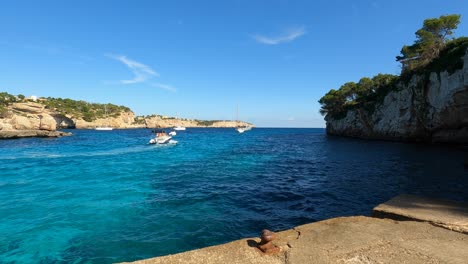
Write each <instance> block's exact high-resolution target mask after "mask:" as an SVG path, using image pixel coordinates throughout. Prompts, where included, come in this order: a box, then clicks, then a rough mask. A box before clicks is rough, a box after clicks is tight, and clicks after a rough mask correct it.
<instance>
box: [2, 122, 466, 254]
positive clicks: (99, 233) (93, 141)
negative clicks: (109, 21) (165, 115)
mask: <svg viewBox="0 0 468 264" xmlns="http://www.w3.org/2000/svg"><path fill="white" fill-rule="evenodd" d="M71 132H73V134H74V135H73V136H71V137H64V138H58V139H37V138H32V139H19V140H6V141H5V140H4V141H0V219H1V220H0V263H111V262H119V261H132V260H138V259H142V258H149V257H154V256H160V255H165V254H171V253H177V252H181V251H186V250H191V249H196V248H200V247H205V246H210V245H215V244H220V243H224V242H228V241H231V240H235V239H239V238H244V237H251V236H258V234H259V232H260V231H261V230H262V229H264V228H268V229H271V230H274V231H277V230H282V229H287V228H291V227H293V226H296V225H300V224H305V223H310V222H314V221H318V220H322V219H326V218H330V217H336V216H346V215H369V214H370V213H371V210H372V208H373V207H374V206H376V205H377V204H379V203H381V202H384V201H386V200H388V199H390V198H392V197H393V196H395V195H398V194H401V193H412V194H421V195H427V196H431V197H442V198H448V199H456V200H465V201H468V171H467V170H465V169H464V168H463V160H464V159H465V157H467V156H468V155H467V152H466V150H463V149H460V148H455V147H442V146H428V145H417V144H404V143H394V142H382V141H364V140H357V139H349V138H338V137H327V136H326V135H325V131H324V129H262V128H255V129H253V130H251V131H248V132H246V133H244V134H237V132H236V131H235V130H234V129H190V128H189V129H188V130H187V131H185V132H184V131H181V132H179V133H178V135H177V136H176V137H175V139H176V140H178V141H179V143H178V144H177V145H164V146H155V145H148V144H147V142H148V141H149V139H150V137H151V130H149V129H135V130H114V131H94V130H71Z"/></svg>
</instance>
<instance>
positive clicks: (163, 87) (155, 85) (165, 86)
mask: <svg viewBox="0 0 468 264" xmlns="http://www.w3.org/2000/svg"><path fill="white" fill-rule="evenodd" d="M151 86H154V87H157V88H161V89H164V90H167V91H170V92H175V91H177V90H176V88H175V87H173V86H172V85H168V84H164V83H152V84H151Z"/></svg>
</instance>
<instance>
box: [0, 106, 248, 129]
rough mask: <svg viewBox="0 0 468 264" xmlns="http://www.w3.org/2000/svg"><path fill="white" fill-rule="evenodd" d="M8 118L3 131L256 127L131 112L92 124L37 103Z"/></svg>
mask: <svg viewBox="0 0 468 264" xmlns="http://www.w3.org/2000/svg"><path fill="white" fill-rule="evenodd" d="M8 110H9V111H8V115H7V117H6V118H0V130H35V129H40V130H50V131H54V130H56V129H60V128H78V129H93V128H96V127H102V126H110V127H113V128H117V129H125V128H166V127H174V126H185V127H235V126H236V125H244V126H252V125H251V124H249V123H246V122H238V123H236V122H235V121H215V122H203V121H202V122H200V121H197V120H188V119H163V118H161V117H160V116H151V117H146V118H142V117H139V118H136V117H135V114H134V113H133V112H131V111H129V112H121V113H120V115H119V116H117V117H109V118H100V119H96V120H94V121H92V122H87V121H85V120H83V119H76V118H73V117H71V116H66V115H61V114H59V113H56V112H54V111H51V110H49V109H47V108H46V107H45V106H44V105H43V104H40V103H35V102H23V103H14V104H12V105H10V106H8Z"/></svg>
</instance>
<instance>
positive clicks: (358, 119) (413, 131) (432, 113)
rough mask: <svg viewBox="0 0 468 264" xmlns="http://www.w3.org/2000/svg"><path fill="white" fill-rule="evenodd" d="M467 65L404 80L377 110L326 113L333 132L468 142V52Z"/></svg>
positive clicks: (330, 132)
mask: <svg viewBox="0 0 468 264" xmlns="http://www.w3.org/2000/svg"><path fill="white" fill-rule="evenodd" d="M463 62H464V64H463V68H462V69H459V70H457V71H455V72H454V73H452V74H449V73H448V72H447V71H444V72H432V73H431V74H430V75H429V77H426V76H417V75H415V76H413V77H412V79H411V80H410V81H409V83H407V84H405V83H403V82H400V83H399V84H398V89H397V91H393V92H390V93H389V94H388V95H387V96H386V97H385V99H384V101H383V102H382V103H381V104H378V105H376V108H375V110H374V111H373V112H367V111H364V110H363V109H354V110H349V111H348V112H347V114H346V117H345V118H343V119H339V120H337V119H333V118H331V117H328V116H327V117H326V118H325V120H326V122H327V133H328V134H330V135H341V136H351V137H360V138H373V139H389V140H402V141H421V142H444V143H468V53H466V54H465V56H464V57H463Z"/></svg>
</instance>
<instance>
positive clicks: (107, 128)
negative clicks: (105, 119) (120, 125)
mask: <svg viewBox="0 0 468 264" xmlns="http://www.w3.org/2000/svg"><path fill="white" fill-rule="evenodd" d="M112 129H113V128H112V127H96V128H95V129H94V130H101V131H102V130H107V131H108V130H112Z"/></svg>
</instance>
